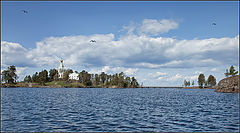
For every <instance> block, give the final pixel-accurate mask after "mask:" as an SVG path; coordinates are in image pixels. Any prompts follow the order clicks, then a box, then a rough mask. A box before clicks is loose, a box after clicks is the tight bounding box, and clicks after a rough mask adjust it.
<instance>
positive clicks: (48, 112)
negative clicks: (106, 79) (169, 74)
mask: <svg viewBox="0 0 240 133" xmlns="http://www.w3.org/2000/svg"><path fill="white" fill-rule="evenodd" d="M1 103H2V110H1V111H2V112H1V124H2V125H1V131H12V132H36V131H37V132H39V131H40V132H68V131H69V132H81V131H82V132H99V131H100V132H125V131H130V132H166V131H169V132H238V131H239V127H238V125H239V104H238V94H225V93H215V92H213V90H198V89H188V90H184V89H170V88H169V89H168V88H166V89H156V88H138V89H111V88H88V89H86V88H3V89H2V91H1Z"/></svg>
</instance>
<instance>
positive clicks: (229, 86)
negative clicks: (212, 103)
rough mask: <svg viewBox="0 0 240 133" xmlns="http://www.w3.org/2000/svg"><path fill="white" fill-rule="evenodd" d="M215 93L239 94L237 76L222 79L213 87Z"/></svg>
mask: <svg viewBox="0 0 240 133" xmlns="http://www.w3.org/2000/svg"><path fill="white" fill-rule="evenodd" d="M214 89H215V92H228V93H233V92H239V75H235V76H232V77H228V78H224V79H222V80H220V81H219V82H218V85H217V86H215V87H214Z"/></svg>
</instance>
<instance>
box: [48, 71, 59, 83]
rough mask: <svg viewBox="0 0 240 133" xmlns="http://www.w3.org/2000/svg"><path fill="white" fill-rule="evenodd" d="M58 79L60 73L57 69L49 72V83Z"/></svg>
mask: <svg viewBox="0 0 240 133" xmlns="http://www.w3.org/2000/svg"><path fill="white" fill-rule="evenodd" d="M57 79H58V71H57V69H55V68H54V69H50V71H49V81H54V80H57Z"/></svg>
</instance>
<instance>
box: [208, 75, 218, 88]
mask: <svg viewBox="0 0 240 133" xmlns="http://www.w3.org/2000/svg"><path fill="white" fill-rule="evenodd" d="M214 85H216V78H215V77H214V76H213V75H209V76H208V79H207V86H214Z"/></svg>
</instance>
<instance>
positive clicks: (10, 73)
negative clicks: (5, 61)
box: [2, 66, 18, 84]
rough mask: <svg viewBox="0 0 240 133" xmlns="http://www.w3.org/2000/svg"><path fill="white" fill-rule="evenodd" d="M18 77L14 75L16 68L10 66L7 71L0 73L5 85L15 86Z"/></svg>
mask: <svg viewBox="0 0 240 133" xmlns="http://www.w3.org/2000/svg"><path fill="white" fill-rule="evenodd" d="M17 78H18V76H17V74H16V67H15V66H10V67H8V69H7V70H4V71H3V72H2V80H3V81H4V82H5V83H9V84H15V83H16V80H17Z"/></svg>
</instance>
